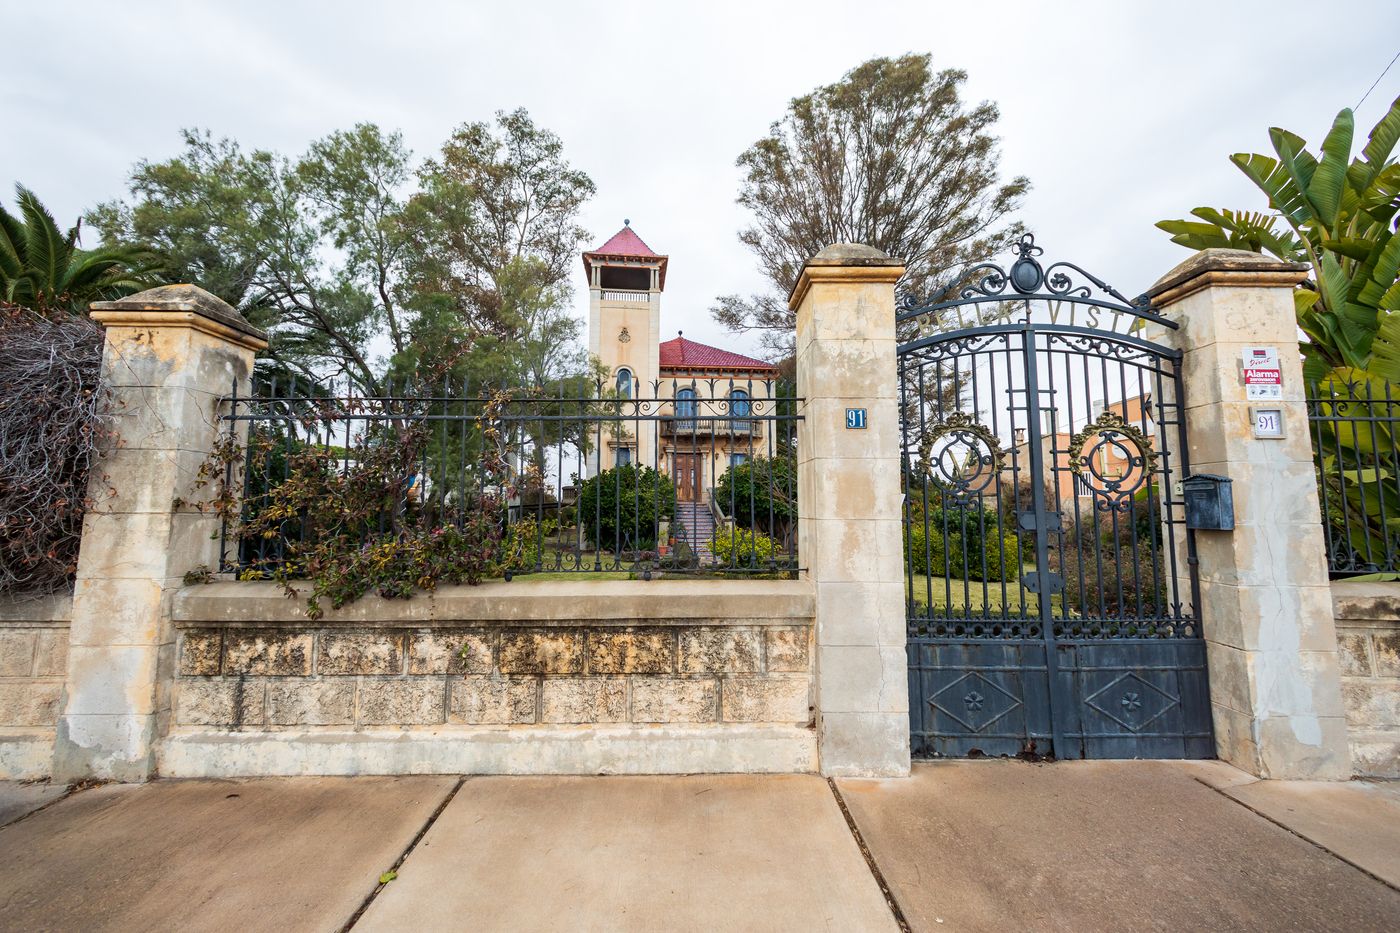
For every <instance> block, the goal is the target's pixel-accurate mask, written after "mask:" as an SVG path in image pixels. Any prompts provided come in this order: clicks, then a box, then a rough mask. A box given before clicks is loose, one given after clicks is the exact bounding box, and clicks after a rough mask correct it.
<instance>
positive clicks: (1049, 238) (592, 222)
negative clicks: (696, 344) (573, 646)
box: [0, 0, 1400, 351]
mask: <svg viewBox="0 0 1400 933" xmlns="http://www.w3.org/2000/svg"><path fill="white" fill-rule="evenodd" d="M0 22H3V23H4V25H5V29H4V36H5V39H4V47H5V52H4V55H3V57H0V126H3V127H4V128H5V131H6V132H5V134H4V136H5V139H4V143H3V145H0V184H3V185H4V186H5V188H6V189H7V190H3V191H0V198H3V199H4V200H5V201H6V202H7V203H10V202H11V198H10V190H8V189H10V188H11V187H12V185H13V184H14V183H15V182H22V183H24V184H25V185H27V186H29V187H31V188H33V189H34V190H35V191H36V192H37V193H38V194H39V196H40V198H41V199H43V200H44V201H45V203H46V204H47V205H48V206H49V208H50V210H52V211H53V212H54V214H55V215H56V217H57V218H58V220H59V221H60V223H64V224H67V223H71V222H72V220H73V219H75V218H76V217H77V216H78V215H79V214H80V213H81V212H82V211H83V210H85V209H87V208H89V207H91V206H93V205H94V204H97V203H98V202H100V201H104V200H109V199H111V198H114V197H118V196H121V195H123V194H124V193H125V182H126V178H127V176H128V173H129V170H130V167H131V166H132V164H133V163H135V162H136V161H137V160H139V159H150V160H161V159H166V158H169V157H171V156H173V155H175V154H176V153H177V152H178V150H179V143H180V140H179V132H178V131H179V130H180V128H181V127H196V126H197V127H205V128H208V129H209V130H211V131H212V132H213V133H214V134H215V135H220V136H231V137H233V138H235V139H237V140H239V141H240V143H242V144H243V145H244V146H245V147H246V148H267V149H273V150H278V151H281V152H284V153H287V154H297V153H300V152H302V151H303V150H304V149H305V148H306V146H307V144H308V143H309V142H310V141H312V140H314V139H317V138H319V137H321V136H324V135H325V134H327V133H329V132H331V131H333V130H336V129H343V128H348V127H350V126H351V125H353V124H355V123H357V122H363V121H371V122H375V123H378V124H380V125H381V126H383V127H385V128H392V129H397V130H401V131H402V132H403V135H404V138H405V142H406V143H407V145H408V146H409V147H410V148H411V149H412V150H413V151H414V153H415V155H416V156H417V157H418V158H424V157H427V156H430V155H432V154H433V153H434V152H435V151H436V150H437V148H438V147H439V146H440V145H441V143H442V141H443V140H444V139H446V138H447V136H448V135H449V134H450V132H451V131H452V129H453V128H454V127H455V126H457V125H459V124H461V123H464V122H468V121H475V120H483V119H489V118H490V117H491V115H492V114H493V113H494V112H495V111H497V110H503V109H504V110H509V109H513V108H515V107H525V108H526V109H528V110H529V111H530V113H531V115H532V116H533V117H534V119H535V120H536V122H537V123H539V124H540V125H542V126H545V127H548V128H549V129H551V130H553V131H554V132H556V133H558V134H559V136H560V137H561V138H562V139H563V141H564V151H565V154H566V157H567V158H568V159H569V161H570V162H572V163H573V165H575V166H576V167H577V168H580V169H582V170H583V171H585V172H587V173H588V174H589V175H590V176H591V177H592V178H593V180H594V181H595V183H596V184H597V187H598V192H597V195H596V196H595V198H594V199H593V200H592V201H591V202H590V203H589V205H588V206H587V208H586V210H585V212H584V215H583V222H584V225H585V226H586V227H587V228H588V229H589V231H590V232H591V234H592V240H593V242H592V243H590V244H589V245H591V246H596V245H598V244H601V243H602V242H603V241H604V240H605V239H607V237H609V236H611V235H612V234H613V233H614V232H616V230H617V229H618V228H619V227H620V226H621V225H622V222H623V219H624V218H630V219H631V221H632V226H633V228H634V229H635V230H636V231H637V232H638V234H640V235H641V236H642V237H643V239H645V240H646V242H647V243H648V244H650V245H651V246H652V248H653V249H655V250H656V251H657V252H660V253H665V254H668V255H669V256H670V257H671V259H670V265H669V269H668V273H667V283H666V284H667V287H666V293H665V295H664V297H663V300H662V333H663V336H664V337H669V336H672V335H674V333H675V332H676V330H678V329H683V330H684V331H685V333H686V335H687V337H690V338H693V339H697V340H700V341H703V342H706V343H713V344H719V345H721V346H724V347H728V348H732V349H736V350H748V351H752V350H753V349H755V347H756V341H755V340H754V339H753V338H751V337H748V336H738V335H728V334H726V333H725V332H724V331H723V330H722V329H720V328H719V326H718V325H716V324H715V323H714V322H713V321H712V320H711V319H710V315H709V308H710V306H711V305H712V303H713V299H714V297H715V296H716V295H720V294H726V293H731V292H738V293H746V292H752V291H755V290H761V289H763V288H765V287H766V286H765V283H764V281H763V279H762V277H761V276H760V275H759V273H758V271H757V267H756V264H755V262H754V261H753V258H752V257H751V255H750V254H749V253H748V251H747V250H746V249H745V248H744V247H743V246H742V245H741V244H740V243H739V242H738V239H737V231H738V230H739V229H740V228H742V227H743V226H744V225H745V223H746V216H745V213H744V211H743V210H742V209H741V208H740V207H739V206H738V205H737V204H736V203H735V196H736V195H737V193H738V189H739V181H740V176H739V171H738V169H737V168H736V167H735V164H734V163H735V158H736V157H737V156H738V155H739V153H740V152H742V151H743V150H744V149H745V148H747V147H748V146H749V145H750V144H751V143H753V142H754V141H755V140H757V139H758V138H760V137H761V136H762V135H763V134H764V133H765V131H766V129H767V127H768V126H769V124H770V123H772V122H773V121H775V120H778V119H780V118H781V117H782V115H783V112H784V108H785V106H786V104H787V102H788V101H789V100H790V99H791V98H792V97H794V96H797V95H800V94H802V93H805V92H807V91H810V90H812V89H813V88H815V87H818V86H820V85H823V84H828V83H831V82H833V81H836V80H838V79H839V78H840V77H841V76H842V74H844V73H845V72H846V71H848V70H849V69H851V68H853V67H854V66H856V65H858V64H859V63H861V62H862V61H865V60H867V59H869V58H872V57H875V56H881V55H887V56H894V55H900V54H903V53H905V52H911V51H912V52H931V53H932V54H933V61H934V65H935V67H937V68H960V69H963V70H965V71H966V72H967V74H968V80H967V83H966V85H965V93H966V96H967V97H968V98H969V99H970V100H972V101H980V100H992V101H995V102H996V103H997V104H998V105H999V107H1000V109H1001V120H1000V123H999V125H998V134H999V135H1000V137H1001V152H1002V163H1001V164H1002V170H1003V173H1004V174H1005V175H1007V176H1011V175H1016V174H1023V175H1027V176H1029V178H1030V179H1031V183H1032V185H1033V189H1032V191H1031V193H1030V195H1029V196H1028V197H1027V199H1026V202H1025V206H1024V209H1023V210H1022V211H1021V212H1020V218H1021V219H1022V220H1023V221H1024V222H1025V223H1026V224H1027V225H1028V226H1029V227H1030V228H1031V229H1032V230H1033V231H1034V232H1035V235H1036V240H1037V242H1038V243H1039V244H1040V245H1042V246H1043V247H1044V248H1045V250H1046V252H1045V255H1044V256H1043V257H1042V260H1043V261H1044V262H1045V263H1046V264H1047V265H1048V263H1049V262H1053V261H1056V260H1068V261H1072V262H1076V263H1077V264H1079V265H1081V266H1083V267H1084V268H1086V269H1088V270H1089V271H1091V272H1094V273H1095V274H1097V275H1098V276H1099V277H1100V278H1103V279H1105V280H1106V281H1108V282H1109V283H1111V284H1113V285H1115V286H1116V287H1117V288H1118V289H1119V290H1120V291H1122V292H1123V293H1125V294H1127V295H1129V296H1132V295H1136V294H1138V293H1140V292H1141V291H1143V290H1144V289H1146V288H1147V286H1149V285H1150V284H1151V283H1152V282H1153V281H1155V280H1156V279H1157V278H1158V277H1159V276H1160V275H1162V274H1163V273H1165V272H1166V271H1167V270H1169V269H1170V268H1171V267H1172V266H1174V265H1175V264H1176V263H1177V262H1179V261H1181V260H1182V259H1184V258H1185V257H1186V255H1187V254H1186V252H1185V251H1184V250H1182V249H1181V248H1180V247H1177V246H1174V245H1173V244H1171V243H1170V242H1169V241H1168V239H1167V237H1166V235H1165V234H1163V233H1161V232H1160V231H1157V230H1156V229H1154V228H1153V226H1152V224H1153V223H1154V222H1155V221H1157V220H1161V219H1164V218H1174V217H1180V216H1185V214H1186V212H1187V211H1189V210H1190V209H1191V208H1193V207H1197V206H1200V205H1210V206H1220V207H1241V208H1251V209H1261V208H1263V207H1264V203H1263V200H1262V196H1261V195H1259V194H1258V192H1257V191H1255V189H1254V188H1253V186H1252V185H1251V184H1250V183H1249V182H1248V181H1247V180H1246V179H1245V178H1244V176H1243V175H1241V174H1240V173H1239V172H1238V170H1236V169H1235V168H1234V167H1233V166H1232V165H1231V164H1230V163H1229V162H1228V161H1227V156H1228V155H1229V154H1230V153H1232V152H1237V151H1268V136H1267V129H1268V127H1270V126H1284V127H1287V128H1289V129H1291V130H1293V131H1294V132H1297V133H1299V134H1300V135H1302V136H1303V137H1304V138H1305V139H1307V140H1308V141H1309V142H1310V143H1312V144H1313V146H1314V147H1316V145H1317V144H1318V143H1320V141H1321V139H1322V137H1323V136H1324V135H1325V133H1326V131H1327V128H1328V127H1329V126H1330V124H1331V121H1332V119H1333V117H1334V116H1335V115H1336V113H1337V111H1338V110H1340V109H1341V108H1342V107H1348V106H1355V105H1356V104H1357V102H1358V100H1360V99H1361V97H1362V95H1363V94H1365V93H1366V91H1367V88H1368V87H1370V85H1371V83H1372V82H1373V81H1375V79H1376V78H1377V76H1378V75H1380V74H1381V71H1382V69H1384V68H1385V67H1386V65H1387V63H1388V62H1390V61H1391V59H1392V57H1393V56H1394V55H1395V54H1396V53H1397V52H1400V3H1397V2H1395V0H1374V2H1349V0H1332V2H1329V3H1328V4H1326V5H1325V6H1324V5H1319V4H1317V3H1316V2H1307V3H1304V2H1293V0H1274V2H1267V3H1264V2H1249V3H1245V2H1231V0H1214V2H1157V3H1151V4H1148V3H1139V2H1127V0H1121V2H1109V3H1093V2H1069V0H1060V2H1055V3H1020V2H1006V0H1003V2H998V3H987V2H976V3H945V2H907V3H891V2H881V0H860V2H834V0H809V2H802V3H777V2H763V0H748V2H741V3H731V2H713V0H711V2H705V3H685V4H682V3H674V2H669V3H668V2H664V0H663V2H653V3H648V4H641V3H621V2H614V3H596V2H595V3H580V2H577V0H575V2H556V0H529V2H523V3H522V2H517V3H500V2H493V3H478V2H457V3H445V2H438V3H431V2H411V0H397V2H394V3H392V4H391V3H378V4H375V3H362V2H345V0H342V2H334V3H331V2H296V0H280V2H271V3H269V2H249V0H243V2H238V3H229V2H227V0H224V2H218V3H212V2H209V3H206V2H192V0H187V2H182V3H156V2H140V0H130V2H126V3H122V4H112V3H110V2H103V3H76V2H62V0H50V2H47V3H43V4H39V3H33V2H22V0H0ZM1396 96H1400V63H1397V64H1396V65H1395V66H1394V67H1392V68H1391V70H1390V72H1389V73H1388V74H1387V75H1386V76H1385V77H1384V78H1383V79H1382V80H1381V81H1380V83H1379V84H1378V85H1377V86H1376V87H1375V89H1374V90H1372V91H1371V92H1370V96H1369V97H1368V98H1367V99H1366V101H1365V103H1364V104H1363V105H1362V106H1361V108H1360V109H1359V110H1358V111H1357V126H1358V141H1357V148H1358V149H1359V148H1360V144H1361V142H1362V140H1363V139H1364V135H1365V131H1367V130H1369V129H1370V127H1371V126H1372V125H1373V124H1374V123H1375V121H1376V120H1377V119H1378V118H1379V117H1380V115H1381V114H1382V113H1384V111H1385V109H1386V107H1387V106H1388V105H1389V103H1390V102H1391V101H1392V100H1394V99H1395V97H1396ZM85 245H88V246H92V245H95V244H93V243H85ZM575 285H576V287H577V289H578V298H577V301H576V309H577V311H578V313H579V315H580V316H581V317H582V316H583V315H585V314H586V308H587V304H586V301H585V300H584V297H585V296H584V294H583V287H584V282H583V273H582V268H581V265H580V270H579V273H578V276H577V280H576V283H575Z"/></svg>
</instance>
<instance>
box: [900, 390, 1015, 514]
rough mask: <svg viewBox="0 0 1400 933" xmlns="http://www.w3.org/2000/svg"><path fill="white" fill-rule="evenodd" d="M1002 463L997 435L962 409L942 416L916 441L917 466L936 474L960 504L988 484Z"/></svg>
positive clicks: (927, 473) (973, 497)
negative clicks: (922, 437) (934, 425)
mask: <svg viewBox="0 0 1400 933" xmlns="http://www.w3.org/2000/svg"><path fill="white" fill-rule="evenodd" d="M940 441H944V442H945V443H943V444H941V445H940V444H939V442H940ZM935 446H937V447H938V449H937V452H936V453H935V451H934V447H935ZM1005 465H1006V454H1005V453H1003V452H1002V449H1001V445H1000V444H999V443H998V442H997V438H996V435H995V434H993V433H992V432H991V431H989V430H987V428H986V427H985V426H983V425H981V424H978V423H977V422H976V421H974V420H972V417H971V416H970V415H966V414H964V413H962V412H957V413H955V414H951V415H948V416H947V417H946V418H944V419H943V420H942V421H941V422H940V423H939V424H938V425H937V426H936V427H935V428H934V429H933V430H931V431H929V432H928V433H927V434H925V435H924V440H923V443H922V444H920V445H919V467H920V469H922V470H923V472H924V474H925V475H930V476H933V477H935V479H937V480H938V481H939V483H940V484H941V485H942V486H943V488H944V494H945V495H946V496H947V497H948V499H949V500H951V502H953V503H954V504H956V505H959V506H967V505H970V504H971V503H972V501H973V500H974V499H976V498H977V497H978V496H980V495H982V494H983V493H985V492H986V491H987V490H988V489H989V488H991V487H992V485H993V484H994V483H995V482H996V481H997V477H999V476H1000V475H1001V473H1002V470H1003V469H1004V468H1005Z"/></svg>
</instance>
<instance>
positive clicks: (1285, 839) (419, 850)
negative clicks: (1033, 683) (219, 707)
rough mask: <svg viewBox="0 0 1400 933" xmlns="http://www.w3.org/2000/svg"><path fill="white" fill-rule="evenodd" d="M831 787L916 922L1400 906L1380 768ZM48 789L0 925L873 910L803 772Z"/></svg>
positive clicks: (1329, 914)
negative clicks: (1338, 773) (1328, 779)
mask: <svg viewBox="0 0 1400 933" xmlns="http://www.w3.org/2000/svg"><path fill="white" fill-rule="evenodd" d="M836 786H837V788H838V789H839V791H840V795H841V800H844V802H845V803H846V805H847V807H848V808H849V811H850V813H851V816H852V818H853V821H854V822H855V824H856V825H857V827H858V829H859V831H860V833H861V836H862V838H863V840H864V842H865V844H866V846H867V847H868V850H869V852H870V853H871V855H872V856H873V859H874V861H875V863H876V865H877V868H878V871H879V873H880V875H881V876H882V877H883V878H884V879H885V880H886V882H887V883H888V884H889V886H890V890H891V892H892V894H893V896H894V898H895V899H896V902H897V904H898V906H899V909H900V911H901V913H902V914H903V915H904V917H905V918H906V920H907V922H908V924H909V927H910V928H911V929H912V930H915V931H931V930H938V931H946V930H991V929H997V930H1005V929H1035V930H1076V931H1078V930H1099V929H1189V928H1205V929H1232V930H1235V929H1238V930H1261V931H1262V930H1277V929H1290V930H1334V929H1346V930H1349V931H1352V930H1356V931H1366V930H1390V929H1394V928H1395V926H1396V924H1395V920H1396V918H1397V917H1400V892H1397V890H1396V888H1395V886H1394V885H1393V884H1387V883H1386V882H1388V881H1392V882H1393V881H1396V880H1397V879H1396V877H1395V876H1396V874H1400V872H1398V871H1397V861H1400V785H1394V784H1392V785H1373V784H1362V783H1358V782H1351V783H1342V784H1285V783H1279V782H1259V781H1255V780H1254V779H1252V778H1250V777H1249V776H1248V775H1244V774H1242V773H1241V772H1239V771H1236V770H1234V769H1232V768H1229V767H1227V766H1225V765H1221V764H1219V763H1215V762H1154V761H1136V762H1127V761H1124V762H1059V763H1054V764H1044V765H1033V764H1027V763H1024V762H1019V761H962V762H940V763H934V764H921V765H916V767H915V772H914V776H913V777H912V778H910V779H908V780H890V781H857V780H841V781H838V782H837V785H836ZM63 790H64V789H63V788H57V787H47V786H44V785H13V784H9V785H6V784H0V813H9V814H11V815H12V816H13V815H15V814H20V813H26V812H27V813H28V815H24V816H21V817H19V818H18V819H17V821H15V822H10V823H9V824H8V825H5V826H3V827H0V928H3V929H16V930H26V931H28V930H65V931H66V930H84V931H86V930H123V931H125V930H148V929H179V930H181V931H185V930H227V931H237V933H251V931H260V930H276V931H283V930H318V931H337V930H341V929H343V928H345V927H346V925H347V924H350V923H351V921H352V920H353V921H354V922H353V929H355V930H357V931H361V930H375V931H379V930H405V929H411V930H427V931H432V930H449V929H451V930H457V929H472V930H481V931H495V930H510V931H530V930H570V931H575V930H584V931H586V930H658V929H661V930H731V929H734V930H803V931H805V930H813V929H817V930H823V929H825V930H841V931H848V930H849V931H864V930H873V931H895V930H897V929H898V923H897V921H896V919H895V915H894V913H893V912H892V911H891V909H890V907H889V905H888V904H887V902H886V900H885V898H884V896H883V895H882V893H881V890H880V888H879V885H878V883H877V880H876V877H875V875H874V874H873V873H872V871H871V868H870V866H869V864H868V863H867V861H866V859H865V858H864V857H863V856H862V853H861V851H860V848H859V846H858V844H857V842H856V840H855V838H854V837H853V835H852V833H851V830H850V828H849V826H848V825H847V823H846V821H845V818H844V817H843V815H842V813H841V805H840V802H839V801H838V798H837V797H836V796H835V795H834V794H833V793H832V790H831V788H830V787H829V786H828V784H827V782H826V781H824V780H822V779H821V778H817V777H813V776H803V775H769V776H739V775H727V776H726V775H712V776H688V777H596V778H591V777H538V778H505V777H471V778H465V779H459V778H456V777H401V778H373V777H366V778H273V779H262V780H244V781H160V782H156V783H153V784H149V785H144V786H130V785H127V786H118V785H109V786H105V787H98V788H91V789H86V790H79V791H77V792H75V793H73V794H72V795H70V796H68V797H66V798H63V799H56V798H57V797H58V796H59V795H61V794H62V793H63ZM40 808H41V809H40ZM1280 824H1282V825H1280ZM1285 827H1286V828H1285ZM1329 850H1330V851H1329ZM395 867H396V868H397V877H396V878H395V879H394V880H392V881H389V882H388V883H386V884H383V885H381V884H380V883H379V881H378V879H379V877H380V875H381V873H382V872H385V871H387V870H388V869H390V868H395ZM1380 879H1384V880H1380Z"/></svg>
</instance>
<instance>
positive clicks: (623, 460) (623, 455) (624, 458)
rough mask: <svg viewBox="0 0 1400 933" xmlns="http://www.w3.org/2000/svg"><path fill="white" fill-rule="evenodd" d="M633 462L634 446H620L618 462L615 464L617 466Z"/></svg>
mask: <svg viewBox="0 0 1400 933" xmlns="http://www.w3.org/2000/svg"><path fill="white" fill-rule="evenodd" d="M631 462H632V448H631V447H619V448H618V449H617V463H616V464H615V465H616V466H627V464H629V463H631Z"/></svg>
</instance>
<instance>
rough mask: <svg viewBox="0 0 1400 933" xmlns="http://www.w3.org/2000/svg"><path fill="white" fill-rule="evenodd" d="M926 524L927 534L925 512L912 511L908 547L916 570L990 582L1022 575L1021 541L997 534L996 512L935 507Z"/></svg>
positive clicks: (906, 543) (911, 562)
mask: <svg viewBox="0 0 1400 933" xmlns="http://www.w3.org/2000/svg"><path fill="white" fill-rule="evenodd" d="M927 525H928V531H927V533H925V531H924V527H925V523H924V520H923V515H922V513H920V512H918V511H915V512H913V513H912V514H911V518H910V524H909V525H908V526H907V530H906V535H905V548H906V553H907V560H908V561H909V564H910V566H911V567H912V568H913V570H914V572H915V573H926V574H931V575H933V576H936V577H941V576H948V577H952V578H955V579H966V580H985V581H987V582H989V583H1000V582H1002V581H1011V580H1015V579H1017V578H1018V577H1019V576H1020V574H1021V553H1020V544H1019V542H1018V541H1017V538H1016V535H1014V534H1010V533H1008V534H1002V535H998V534H997V517H996V513H994V512H988V511H982V510H978V509H972V510H963V509H947V510H944V509H933V510H931V511H930V512H929V513H928V522H927ZM945 526H946V531H947V535H946V538H945V534H944V531H945ZM1003 530H1005V529H1004V526H1003Z"/></svg>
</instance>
